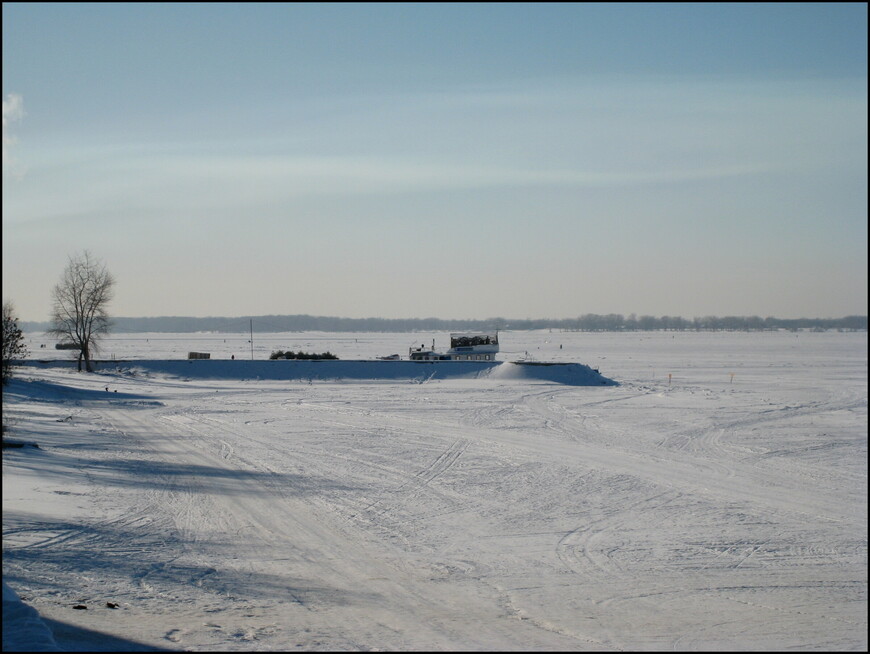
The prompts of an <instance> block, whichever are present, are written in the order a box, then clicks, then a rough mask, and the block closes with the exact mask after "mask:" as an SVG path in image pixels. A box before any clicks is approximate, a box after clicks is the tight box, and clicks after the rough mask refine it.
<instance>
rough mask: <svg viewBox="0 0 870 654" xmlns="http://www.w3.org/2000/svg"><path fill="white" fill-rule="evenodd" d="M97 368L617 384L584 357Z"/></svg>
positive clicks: (185, 362)
mask: <svg viewBox="0 0 870 654" xmlns="http://www.w3.org/2000/svg"><path fill="white" fill-rule="evenodd" d="M25 364H26V365H28V366H35V367H64V368H70V367H74V366H75V365H76V362H74V361H69V360H57V361H27V362H25ZM95 368H96V370H97V371H102V372H119V373H134V374H164V375H172V376H176V377H182V378H190V379H270V380H278V379H287V380H342V379H347V380H360V381H363V380H394V381H402V380H407V381H420V382H422V381H429V380H431V379H494V380H526V381H528V380H533V381H542V382H551V383H557V384H565V385H568V386H614V385H616V382H614V381H613V380H611V379H608V378H606V377H604V376H603V375H601V374H600V373H599V372H598V371H597V370H594V369H592V368H590V367H589V366H586V365H583V364H581V363H537V362H534V363H533V362H517V363H512V362H501V361H372V360H321V361H307V360H294V359H289V360H288V359H276V360H267V361H263V360H259V361H245V360H226V359H169V360H158V359H139V360H124V361H99V362H96V363H95Z"/></svg>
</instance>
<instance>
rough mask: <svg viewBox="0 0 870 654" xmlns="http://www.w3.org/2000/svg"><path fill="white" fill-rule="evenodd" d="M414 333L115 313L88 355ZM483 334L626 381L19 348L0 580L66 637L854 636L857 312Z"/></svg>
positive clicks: (645, 639)
mask: <svg viewBox="0 0 870 654" xmlns="http://www.w3.org/2000/svg"><path fill="white" fill-rule="evenodd" d="M27 336H28V339H29V342H28V347H29V349H30V352H31V357H32V358H43V357H45V358H49V357H57V356H67V355H68V353H64V352H58V351H56V350H54V349H53V343H54V341H51V340H43V338H42V336H41V335H37V334H28V335H27ZM433 339H434V340H435V342H436V346H440V347H445V348H446V346H447V342H448V340H449V337H448V334H446V333H417V334H380V333H379V334H372V333H360V334H344V333H287V334H259V333H257V332H254V335H253V348H252V344H251V342H250V334H129V335H115V336H112V337H111V338H109V339H107V340H106V341H105V343H104V346H103V353H102V356H103V357H105V358H109V359H115V360H116V361H118V362H121V363H123V362H124V361H129V360H134V359H137V358H149V359H184V358H185V357H186V356H187V352H189V351H204V352H209V353H210V354H211V357H212V358H213V359H227V360H228V359H230V357H235V359H236V360H245V359H246V360H250V359H251V356H252V349H253V357H254V358H255V359H256V360H263V359H267V358H268V355H269V353H270V352H272V351H274V350H277V349H282V350H288V349H292V350H294V351H298V350H304V351H309V352H325V351H330V352H332V353H334V354H336V355H338V356H339V357H340V359H342V360H344V359H355V358H361V359H371V358H375V357H378V356H384V355H389V354H393V353H398V354H402V355H407V351H408V348H409V347H411V346H419V345H421V344H426V345H431V343H432V340H433ZM500 341H501V350H502V351H501V353H500V355H499V359H501V360H503V361H511V360H517V359H530V360H537V361H554V362H578V363H583V364H586V365H588V366H591V367H593V368H599V369H600V371H601V373H602V374H603V375H605V376H607V377H609V378H610V379H613V380H615V381H616V382H618V384H619V385H618V386H606V387H578V386H566V385H562V384H556V383H548V382H545V381H541V380H521V379H520V380H511V379H492V378H487V379H444V380H438V379H432V380H429V381H423V383H419V382H415V381H413V380H412V381H408V380H395V381H384V380H380V381H352V380H342V379H334V380H328V381H324V380H308V381H306V380H298V379H297V380H257V379H238V380H233V379H223V380H208V379H197V378H181V377H176V376H171V375H164V374H160V373H156V372H153V373H148V374H129V371H125V369H123V368H122V372H115V371H113V372H103V373H100V374H96V375H85V374H77V373H74V372H72V371H70V370H68V369H60V368H45V369H35V368H24V369H21V370H20V373H19V376H18V379H17V380H16V381H14V382H13V383H12V385H11V386H10V387H8V389H7V390H6V392H4V414H7V415H8V416H9V417H10V419H11V421H12V426H13V430H14V432H13V436H14V437H17V438H20V439H22V440H31V441H37V442H38V443H39V446H40V449H38V450H36V449H32V448H27V449H17V450H4V455H3V577H4V581H5V582H6V583H8V584H9V585H10V586H12V587H13V588H14V589H15V590H16V591H17V592H18V593H19V595H21V596H23V597H24V598H25V599H26V601H27V602H28V603H29V604H30V605H31V606H33V607H34V608H36V609H37V610H39V612H40V613H41V614H42V615H43V616H44V617H45V618H46V619H47V620H48V621H49V624H50V625H51V626H52V627H53V628H54V629H55V638H56V640H57V642H58V644H59V645H61V646H62V647H67V648H69V647H71V646H72V645H74V644H75V643H85V644H87V646H88V647H93V646H94V644H95V643H100V642H104V643H111V649H112V650H114V649H117V648H122V647H127V648H135V647H141V646H145V647H151V648H155V647H162V648H169V649H186V650H191V651H212V650H285V651H286V650H293V649H305V650H324V651H326V650H496V651H501V650H609V649H612V650H664V649H667V650H710V649H715V650H731V649H735V650H782V649H803V650H854V651H864V650H866V648H867V644H868V643H867V334H866V333H833V332H824V333H811V332H798V333H788V332H763V333H694V332H682V333H669V332H652V333H626V334H612V333H601V334H590V333H578V332H557V331H552V332H551V331H532V332H511V331H503V332H500ZM41 344H45V345H46V347H45V348H42V347H40V345H41ZM276 363H280V362H276ZM106 389H109V392H107V391H106ZM115 391H117V392H115ZM106 602H112V603H116V604H117V605H118V608H117V609H109V608H106ZM75 605H84V606H87V607H88V610H75V609H73V608H72V607H73V606H75ZM5 632H6V628H5V627H4V639H5V638H6V633H5ZM95 633H96V634H108V635H111V636H112V637H114V638H116V639H120V640H111V641H109V640H108V639H107V637H106V636H99V635H95ZM137 643H138V644H139V645H137Z"/></svg>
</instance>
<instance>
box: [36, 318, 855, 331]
mask: <svg viewBox="0 0 870 654" xmlns="http://www.w3.org/2000/svg"><path fill="white" fill-rule="evenodd" d="M19 326H20V328H21V329H22V330H23V331H25V332H44V331H46V330H47V329H49V327H50V323H49V322H34V321H19ZM493 329H498V330H510V331H529V330H535V329H558V330H561V331H584V332H634V331H641V332H648V331H775V330H780V329H785V330H813V329H815V330H841V331H866V330H867V316H845V317H842V318H774V317H767V318H761V317H759V316H724V317H717V316H704V317H700V318H692V319H691V320H689V319H686V318H682V317H678V316H660V317H655V316H637V315H635V314H631V315H629V316H623V315H622V314H606V315H599V314H585V315H582V316H578V317H577V318H564V319H546V318H541V319H529V318H527V319H507V318H487V319H485V320H444V319H440V318H408V319H404V318H337V317H330V316H309V315H281V316H278V315H267V316H242V317H236V318H231V317H207V318H196V317H187V316H164V317H155V318H113V319H112V329H111V332H112V333H115V334H118V333H145V332H150V333H173V334H193V333H204V332H210V333H220V334H234V333H235V334H237V333H247V332H249V331H252V332H254V333H265V332H268V333H275V332H312V331H316V332H357V333H361V332H373V333H393V332H449V331H453V332H462V331H475V332H476V331H484V330H493Z"/></svg>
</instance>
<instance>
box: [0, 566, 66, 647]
mask: <svg viewBox="0 0 870 654" xmlns="http://www.w3.org/2000/svg"><path fill="white" fill-rule="evenodd" d="M3 651H4V652H61V651H63V650H61V648H60V647H58V645H57V643H56V642H55V641H54V636H52V634H51V630H50V629H49V628H48V626H47V625H46V624H45V622H43V621H42V618H41V617H39V613H38V612H37V611H36V609H34V608H32V607H30V606H28V605H27V604H25V603H24V602H22V601H21V599H20V598H19V597H18V593H16V592H15V591H14V590H12V589H11V588H10V587H9V586H7V585H6V582H5V581H4V582H3Z"/></svg>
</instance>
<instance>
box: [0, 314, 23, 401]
mask: <svg viewBox="0 0 870 654" xmlns="http://www.w3.org/2000/svg"><path fill="white" fill-rule="evenodd" d="M25 356H27V346H25V345H24V334H23V333H22V332H21V328H20V327H19V326H18V316H16V315H15V307H14V306H13V305H12V302H4V303H3V385H4V386H5V385H6V382H8V381H9V380H10V379H11V378H12V363H13V361H14V360H15V359H23V358H24V357H25Z"/></svg>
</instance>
